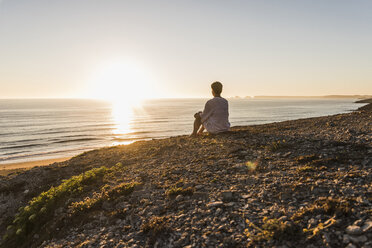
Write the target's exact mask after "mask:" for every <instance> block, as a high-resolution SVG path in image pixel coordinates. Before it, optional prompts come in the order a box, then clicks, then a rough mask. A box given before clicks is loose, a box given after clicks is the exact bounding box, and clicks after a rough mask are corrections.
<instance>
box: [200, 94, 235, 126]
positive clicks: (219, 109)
mask: <svg viewBox="0 0 372 248" xmlns="http://www.w3.org/2000/svg"><path fill="white" fill-rule="evenodd" d="M200 117H201V121H202V123H203V126H204V127H205V128H206V129H207V131H208V132H209V133H221V132H226V131H229V129H230V122H229V103H228V102H227V100H226V99H225V98H222V97H214V98H212V99H210V100H209V101H208V102H207V103H206V104H205V107H204V110H203V112H202V113H201V114H200Z"/></svg>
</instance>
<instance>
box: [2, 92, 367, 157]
mask: <svg viewBox="0 0 372 248" xmlns="http://www.w3.org/2000/svg"><path fill="white" fill-rule="evenodd" d="M206 100H207V99H157V100H147V101H143V102H142V103H141V104H137V105H136V106H133V107H130V108H129V106H126V105H125V104H123V105H120V104H116V105H115V106H113V104H111V103H109V102H105V101H98V100H86V99H85V100H81V99H24V100H20V99H12V100H5V99H4V100H0V164H7V163H18V162H26V161H34V160H43V159H53V158H61V157H69V156H73V155H77V154H79V153H81V152H83V151H86V150H91V149H95V148H99V147H103V146H111V145H117V144H128V143H131V142H134V141H137V140H145V139H158V138H166V137H170V136H176V135H188V134H190V133H191V131H192V125H193V120H194V117H193V115H194V113H195V112H197V111H201V110H203V107H204V104H205V102H206ZM354 101H355V99H350V98H349V99H347V98H345V99H229V110H230V122H231V124H232V126H237V125H253V124H263V123H270V122H278V121H285V120H293V119H299V118H307V117H315V116H325V115H332V114H338V113H345V112H350V111H352V110H355V109H357V108H358V107H360V106H361V105H360V104H356V103H354Z"/></svg>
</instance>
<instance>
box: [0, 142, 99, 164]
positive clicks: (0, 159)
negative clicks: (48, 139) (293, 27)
mask: <svg viewBox="0 0 372 248" xmlns="http://www.w3.org/2000/svg"><path fill="white" fill-rule="evenodd" d="M102 146H103V145H102ZM102 146H86V147H81V148H74V149H64V150H56V151H48V152H35V153H28V154H23V155H10V156H6V157H0V163H4V162H5V161H6V162H10V161H14V160H19V159H25V158H27V159H29V158H33V157H38V158H39V159H40V160H41V159H42V158H43V156H48V155H58V154H64V156H68V155H71V154H78V153H81V152H83V151H87V150H92V149H97V148H100V147H102Z"/></svg>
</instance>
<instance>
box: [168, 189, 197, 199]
mask: <svg viewBox="0 0 372 248" xmlns="http://www.w3.org/2000/svg"><path fill="white" fill-rule="evenodd" d="M193 194H194V188H192V187H188V188H182V187H173V188H170V189H169V190H167V191H166V195H167V196H168V197H169V198H174V197H176V196H178V195H183V196H191V195H193Z"/></svg>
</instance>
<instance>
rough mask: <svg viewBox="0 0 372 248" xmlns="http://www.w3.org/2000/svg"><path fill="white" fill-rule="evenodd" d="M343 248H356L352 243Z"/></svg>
mask: <svg viewBox="0 0 372 248" xmlns="http://www.w3.org/2000/svg"><path fill="white" fill-rule="evenodd" d="M345 248H357V247H356V246H355V245H353V244H352V243H349V244H348V245H347V246H346V247H345Z"/></svg>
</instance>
